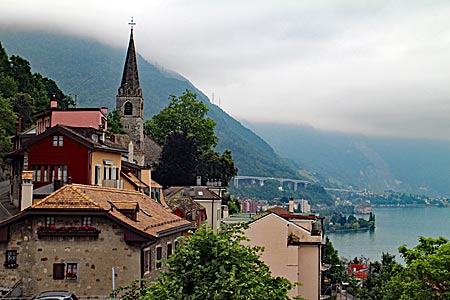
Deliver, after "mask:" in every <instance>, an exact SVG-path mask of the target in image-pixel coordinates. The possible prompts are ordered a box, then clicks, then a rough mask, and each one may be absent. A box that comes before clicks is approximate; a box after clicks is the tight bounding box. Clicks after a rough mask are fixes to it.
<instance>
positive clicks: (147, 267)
mask: <svg viewBox="0 0 450 300" xmlns="http://www.w3.org/2000/svg"><path fill="white" fill-rule="evenodd" d="M151 270H152V250H150V249H147V250H144V273H145V272H150V271H151Z"/></svg>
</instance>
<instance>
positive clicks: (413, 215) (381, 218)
mask: <svg viewBox="0 0 450 300" xmlns="http://www.w3.org/2000/svg"><path fill="white" fill-rule="evenodd" d="M373 211H374V213H375V218H376V228H375V230H373V231H358V232H340V233H329V234H326V236H328V237H329V238H330V240H331V241H332V242H333V245H334V248H335V249H337V250H338V251H339V256H341V257H345V258H349V259H353V258H354V257H360V256H361V255H364V256H365V257H368V258H370V259H371V260H380V259H381V254H382V252H389V253H391V254H395V255H396V258H397V260H398V261H400V260H401V259H400V254H399V253H398V247H399V246H401V245H402V244H406V245H407V246H408V247H409V248H412V247H414V246H415V245H416V244H417V241H418V237H419V236H425V237H433V238H436V237H439V236H443V237H446V238H448V239H450V207H444V208H438V207H425V208H421V207H402V208H374V209H373Z"/></svg>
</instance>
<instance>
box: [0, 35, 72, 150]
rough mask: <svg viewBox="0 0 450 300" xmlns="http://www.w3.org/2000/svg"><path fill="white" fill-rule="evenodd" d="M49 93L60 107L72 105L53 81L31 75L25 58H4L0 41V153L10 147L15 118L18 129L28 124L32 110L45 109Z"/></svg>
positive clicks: (6, 55) (14, 131) (15, 126)
mask: <svg viewBox="0 0 450 300" xmlns="http://www.w3.org/2000/svg"><path fill="white" fill-rule="evenodd" d="M52 95H55V96H56V98H57V99H58V104H59V107H60V108H67V107H68V106H69V105H71V104H73V101H72V99H71V98H70V97H68V96H66V95H64V93H63V92H62V91H61V90H60V89H59V88H58V86H57V84H56V83H55V82H54V81H53V80H51V79H49V78H46V77H43V76H42V75H41V74H39V73H34V74H33V73H32V72H31V66H30V63H29V62H28V61H27V60H25V59H24V58H22V57H20V56H17V55H12V56H11V57H10V58H8V54H7V53H6V50H5V48H3V46H2V45H1V43H0V113H1V116H2V118H1V120H0V151H1V152H0V155H2V154H4V153H5V152H7V151H9V150H10V149H11V145H10V143H9V137H10V136H12V135H14V134H15V133H16V128H17V121H18V119H19V117H20V120H21V122H22V128H24V129H25V128H27V127H29V126H31V125H32V124H33V122H34V120H33V117H32V115H33V113H34V112H36V111H39V110H42V109H44V108H47V107H48V106H49V102H50V97H51V96H52Z"/></svg>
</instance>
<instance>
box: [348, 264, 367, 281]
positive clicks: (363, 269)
mask: <svg viewBox="0 0 450 300" xmlns="http://www.w3.org/2000/svg"><path fill="white" fill-rule="evenodd" d="M352 274H353V275H355V277H356V278H358V279H366V278H367V276H368V275H369V265H368V264H350V265H349V266H348V275H352Z"/></svg>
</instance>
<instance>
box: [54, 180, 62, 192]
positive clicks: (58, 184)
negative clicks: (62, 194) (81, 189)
mask: <svg viewBox="0 0 450 300" xmlns="http://www.w3.org/2000/svg"><path fill="white" fill-rule="evenodd" d="M62 186H63V182H62V180H61V179H57V180H55V181H54V182H53V191H54V192H56V191H57V190H59V189H60V188H61V187H62Z"/></svg>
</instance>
